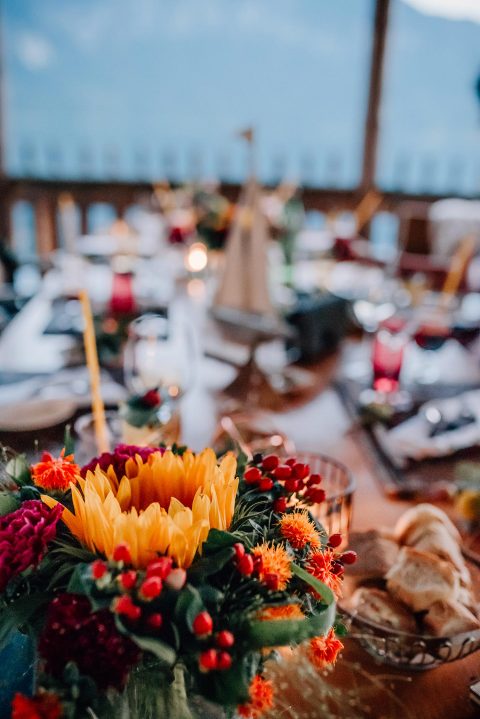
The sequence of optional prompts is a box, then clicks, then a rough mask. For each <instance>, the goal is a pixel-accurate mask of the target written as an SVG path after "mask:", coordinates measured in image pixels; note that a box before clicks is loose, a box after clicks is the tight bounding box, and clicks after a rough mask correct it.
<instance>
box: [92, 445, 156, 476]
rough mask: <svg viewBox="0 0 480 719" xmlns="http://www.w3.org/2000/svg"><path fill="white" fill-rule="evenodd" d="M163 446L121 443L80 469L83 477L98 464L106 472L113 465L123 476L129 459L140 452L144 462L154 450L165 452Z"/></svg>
mask: <svg viewBox="0 0 480 719" xmlns="http://www.w3.org/2000/svg"><path fill="white" fill-rule="evenodd" d="M164 451H165V450H164V449H163V448H161V447H137V446H136V445H134V444H119V445H117V447H115V449H114V451H113V452H104V453H103V454H101V455H100V456H99V457H94V458H93V459H92V460H91V461H90V462H89V463H88V464H86V465H85V466H84V467H82V469H81V470H80V474H81V475H82V477H86V475H87V472H88V471H91V472H94V471H95V469H96V467H97V466H100V469H102V470H103V471H104V472H106V471H107V469H108V467H109V466H110V465H113V468H114V470H115V474H116V475H117V477H123V475H124V474H125V465H126V464H127V462H128V460H129V459H132V458H135V456H136V455H137V454H138V455H139V456H140V457H141V458H142V461H143V462H146V461H147V459H148V458H149V456H150V455H151V454H153V453H154V452H162V454H163V452H164Z"/></svg>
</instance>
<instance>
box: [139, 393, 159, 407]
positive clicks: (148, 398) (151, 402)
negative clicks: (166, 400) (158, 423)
mask: <svg viewBox="0 0 480 719" xmlns="http://www.w3.org/2000/svg"><path fill="white" fill-rule="evenodd" d="M142 402H143V403H144V404H146V405H147V407H152V408H154V407H158V406H159V405H161V404H162V398H161V397H160V394H159V392H158V391H157V390H156V389H149V390H148V392H145V394H144V395H143V397H142Z"/></svg>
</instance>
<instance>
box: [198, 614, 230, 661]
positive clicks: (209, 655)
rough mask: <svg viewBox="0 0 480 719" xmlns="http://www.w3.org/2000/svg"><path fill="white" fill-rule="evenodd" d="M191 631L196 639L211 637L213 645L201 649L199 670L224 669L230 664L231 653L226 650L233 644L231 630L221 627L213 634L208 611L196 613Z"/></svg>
mask: <svg viewBox="0 0 480 719" xmlns="http://www.w3.org/2000/svg"><path fill="white" fill-rule="evenodd" d="M192 629H193V633H194V634H195V636H196V637H197V638H198V639H202V640H203V639H210V638H213V641H214V644H215V646H213V647H209V648H208V649H205V650H204V651H202V652H201V653H200V655H199V657H198V667H199V669H200V671H201V672H211V671H215V670H216V671H226V670H227V669H230V667H231V666H232V655H231V654H230V653H229V652H228V651H226V650H227V649H231V648H232V647H233V645H234V644H235V637H234V636H233V634H232V632H229V631H228V630H227V629H222V630H221V631H219V632H217V633H216V634H215V636H213V619H212V617H211V616H210V614H209V613H208V612H200V614H197V616H196V617H195V619H194V620H193V624H192Z"/></svg>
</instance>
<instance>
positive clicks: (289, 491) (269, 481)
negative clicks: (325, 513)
mask: <svg viewBox="0 0 480 719" xmlns="http://www.w3.org/2000/svg"><path fill="white" fill-rule="evenodd" d="M243 478H244V480H245V482H246V484H248V485H251V486H252V488H255V489H256V490H257V491H258V492H269V491H272V494H273V496H274V501H273V509H274V511H275V512H277V513H279V514H283V512H285V511H286V509H287V506H288V502H289V501H290V499H291V498H292V496H293V495H294V494H295V495H296V496H297V498H298V499H301V500H303V501H305V502H307V503H308V504H319V503H320V502H323V501H324V499H325V490H323V489H322V488H321V487H320V484H321V482H322V477H321V476H320V475H319V474H310V467H309V465H308V464H304V463H303V462H298V461H297V459H296V458H295V457H290V458H289V459H286V460H285V461H284V462H283V463H282V464H281V463H280V459H279V458H278V457H277V456H276V455H275V454H268V455H266V456H265V457H262V456H261V455H256V456H255V457H254V459H253V462H251V464H250V465H249V467H248V469H247V470H246V471H245V474H244V475H243Z"/></svg>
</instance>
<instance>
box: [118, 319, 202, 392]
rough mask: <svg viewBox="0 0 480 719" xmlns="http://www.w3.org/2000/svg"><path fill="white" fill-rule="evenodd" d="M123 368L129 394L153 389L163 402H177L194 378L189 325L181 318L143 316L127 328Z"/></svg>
mask: <svg viewBox="0 0 480 719" xmlns="http://www.w3.org/2000/svg"><path fill="white" fill-rule="evenodd" d="M123 367H124V376H125V384H126V386H127V388H128V389H129V391H130V392H132V393H134V394H143V393H145V392H147V391H148V390H150V389H156V390H158V392H159V393H160V396H161V397H162V400H163V401H169V402H176V401H177V400H179V399H180V397H182V396H183V395H184V394H185V392H187V391H188V390H189V389H190V388H191V387H192V385H193V382H194V378H195V370H196V351H195V341H194V334H193V329H192V327H191V325H189V323H188V322H187V321H186V319H184V318H180V317H176V318H175V319H172V318H171V317H169V318H167V317H163V316H161V315H156V314H146V315H142V316H141V317H139V318H138V319H136V320H135V321H134V322H132V323H131V324H130V326H129V331H128V340H127V343H126V345H125V351H124V364H123Z"/></svg>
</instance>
